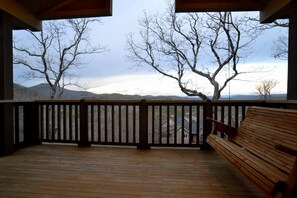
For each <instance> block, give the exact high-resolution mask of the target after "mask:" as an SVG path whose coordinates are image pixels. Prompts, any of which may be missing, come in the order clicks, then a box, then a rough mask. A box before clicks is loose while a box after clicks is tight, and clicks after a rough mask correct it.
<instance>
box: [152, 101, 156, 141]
mask: <svg viewBox="0 0 297 198" xmlns="http://www.w3.org/2000/svg"><path fill="white" fill-rule="evenodd" d="M154 143H155V106H154V105H152V144H154Z"/></svg>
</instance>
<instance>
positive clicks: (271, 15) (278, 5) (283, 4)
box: [260, 0, 293, 23]
mask: <svg viewBox="0 0 297 198" xmlns="http://www.w3.org/2000/svg"><path fill="white" fill-rule="evenodd" d="M292 1H293V0H282V1H280V0H270V1H269V2H268V3H267V5H266V6H265V8H264V9H263V10H261V13H260V21H261V23H271V22H273V21H275V20H276V19H279V18H283V17H284V16H286V14H288V9H289V7H290V6H289V4H290V3H291V2H292Z"/></svg>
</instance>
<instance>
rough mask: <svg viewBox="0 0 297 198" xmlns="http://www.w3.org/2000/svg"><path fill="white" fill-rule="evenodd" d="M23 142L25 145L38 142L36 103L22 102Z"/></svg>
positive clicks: (37, 109) (37, 108) (37, 110)
mask: <svg viewBox="0 0 297 198" xmlns="http://www.w3.org/2000/svg"><path fill="white" fill-rule="evenodd" d="M24 142H25V146H33V145H37V144H40V143H41V142H40V138H39V107H38V104H37V103H35V102H34V103H25V104H24Z"/></svg>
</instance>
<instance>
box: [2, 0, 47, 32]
mask: <svg viewBox="0 0 297 198" xmlns="http://www.w3.org/2000/svg"><path fill="white" fill-rule="evenodd" d="M0 9H1V10H3V11H4V12H7V13H9V14H10V15H12V16H13V17H15V18H16V19H18V20H20V21H22V22H24V23H25V24H27V25H28V27H30V29H31V30H37V31H40V30H41V29H42V22H41V20H40V19H38V18H37V17H36V16H35V15H34V14H33V13H31V12H30V11H29V10H28V9H26V8H24V7H23V6H21V5H20V4H18V3H17V2H15V1H14V0H1V1H0Z"/></svg>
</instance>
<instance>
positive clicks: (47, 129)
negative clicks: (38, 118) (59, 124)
mask: <svg viewBox="0 0 297 198" xmlns="http://www.w3.org/2000/svg"><path fill="white" fill-rule="evenodd" d="M45 121H46V125H45V126H46V139H47V140H49V105H46V112H45Z"/></svg>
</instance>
